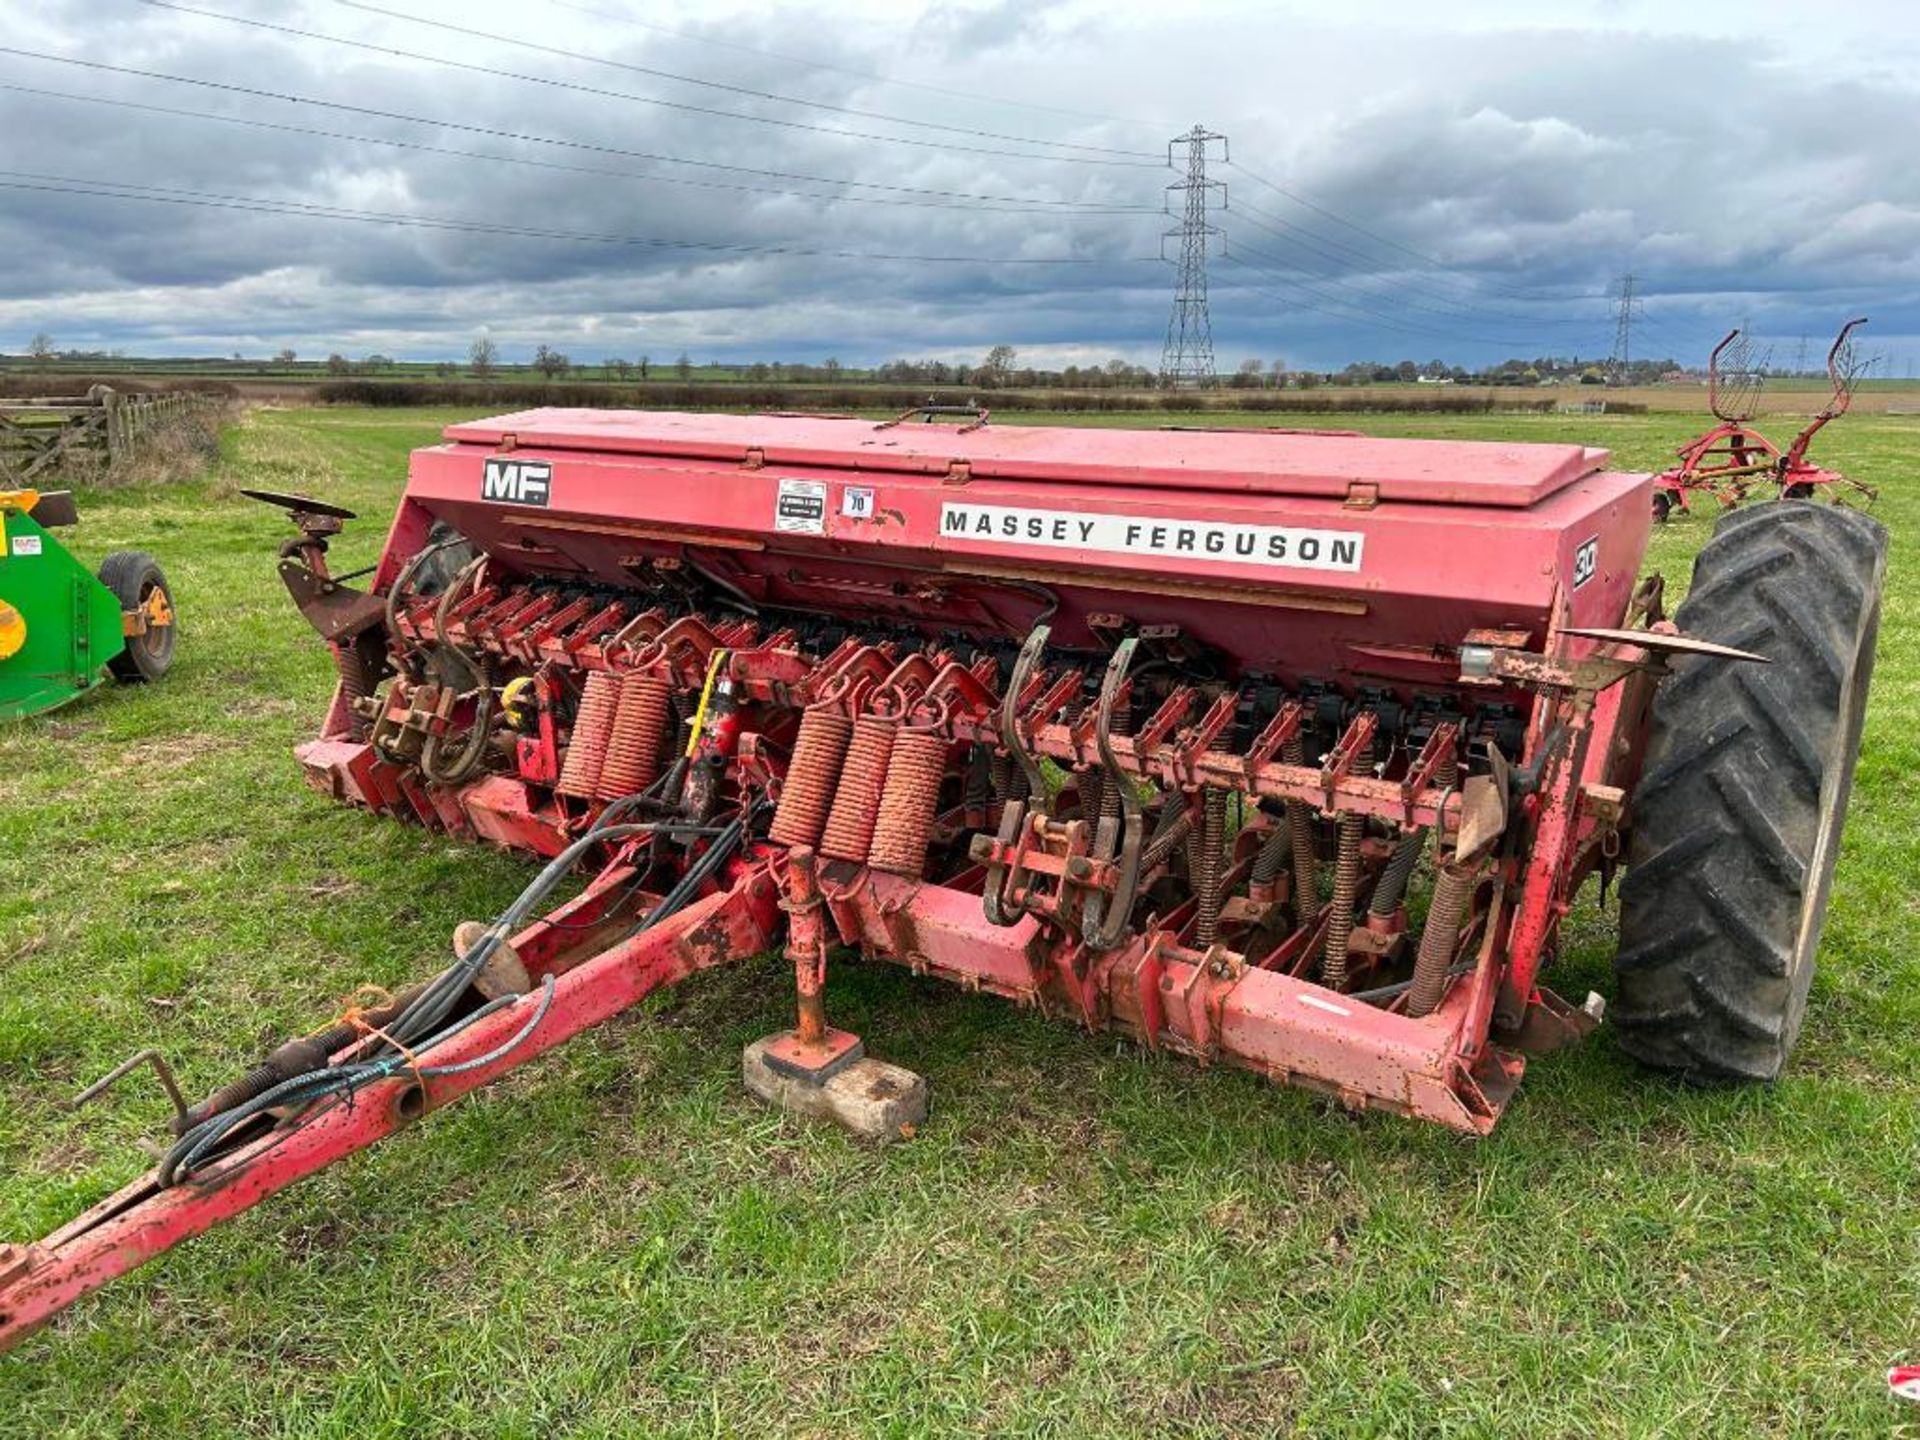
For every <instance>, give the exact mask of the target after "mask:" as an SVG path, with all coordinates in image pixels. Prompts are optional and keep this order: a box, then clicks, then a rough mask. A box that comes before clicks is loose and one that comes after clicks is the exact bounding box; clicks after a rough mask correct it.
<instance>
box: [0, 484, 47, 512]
mask: <svg viewBox="0 0 1920 1440" xmlns="http://www.w3.org/2000/svg"><path fill="white" fill-rule="evenodd" d="M39 503H40V492H39V491H38V490H0V510H18V511H19V512H20V513H21V514H22V515H24V514H26V513H27V512H28V511H29V510H31V509H33V507H34V506H36V505H38V504H39Z"/></svg>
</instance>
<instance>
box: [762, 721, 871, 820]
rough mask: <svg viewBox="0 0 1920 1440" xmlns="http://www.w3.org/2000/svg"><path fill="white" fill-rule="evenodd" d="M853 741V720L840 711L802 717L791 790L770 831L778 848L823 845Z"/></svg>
mask: <svg viewBox="0 0 1920 1440" xmlns="http://www.w3.org/2000/svg"><path fill="white" fill-rule="evenodd" d="M852 736H853V721H852V719H851V718H850V717H848V716H846V715H843V714H841V713H840V712H839V711H837V710H809V711H807V712H806V713H805V714H803V715H802V716H801V717H800V733H799V734H798V735H796V736H795V737H794V741H793V760H792V761H791V762H790V763H789V764H788V766H787V779H786V784H785V786H784V787H783V788H782V789H781V791H780V803H779V805H778V806H776V807H775V809H774V812H773V824H772V825H770V826H769V827H768V828H767V834H768V836H769V837H770V838H771V839H772V840H774V841H775V842H776V843H778V844H781V845H789V846H791V845H818V844H819V843H820V831H821V829H822V827H823V826H825V825H826V823H827V811H828V809H829V808H830V807H831V806H832V804H833V789H834V784H835V782H836V781H838V780H839V778H840V765H841V762H842V761H844V760H845V759H846V758H847V741H848V740H849V739H851V738H852Z"/></svg>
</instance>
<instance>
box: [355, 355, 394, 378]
mask: <svg viewBox="0 0 1920 1440" xmlns="http://www.w3.org/2000/svg"><path fill="white" fill-rule="evenodd" d="M392 368H393V357H392V356H391V355H382V354H381V353H380V352H379V351H377V350H376V351H375V352H374V353H373V354H371V355H369V356H367V358H366V359H364V360H362V361H361V362H360V369H361V372H362V373H363V374H367V375H378V374H379V373H380V372H381V371H382V370H391V369H392Z"/></svg>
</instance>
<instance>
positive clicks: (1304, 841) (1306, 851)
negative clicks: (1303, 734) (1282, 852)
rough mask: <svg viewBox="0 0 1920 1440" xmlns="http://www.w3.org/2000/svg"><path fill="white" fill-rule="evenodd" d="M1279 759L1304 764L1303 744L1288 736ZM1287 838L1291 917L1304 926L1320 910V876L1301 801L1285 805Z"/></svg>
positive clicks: (1308, 811) (1308, 816)
mask: <svg viewBox="0 0 1920 1440" xmlns="http://www.w3.org/2000/svg"><path fill="white" fill-rule="evenodd" d="M1280 758H1281V759H1282V760H1284V761H1285V762H1286V763H1287V764H1289V765H1303V764H1305V763H1306V758H1307V746H1306V742H1305V741H1304V740H1302V739H1301V738H1300V737H1299V736H1298V735H1294V736H1292V737H1291V738H1289V739H1288V741H1287V743H1286V744H1285V745H1284V746H1283V747H1282V748H1281V751H1280ZM1287 834H1288V836H1289V837H1290V842H1291V849H1292V853H1293V908H1294V916H1295V918H1296V919H1297V920H1298V921H1299V923H1300V924H1302V925H1305V924H1306V923H1307V922H1308V921H1310V920H1311V919H1312V918H1313V915H1314V912H1315V911H1316V910H1318V909H1319V907H1320V875H1319V866H1318V865H1317V864H1316V863H1315V861H1314V854H1313V811H1312V810H1311V809H1310V808H1309V807H1308V806H1307V803H1306V802H1305V801H1304V800H1289V801H1287Z"/></svg>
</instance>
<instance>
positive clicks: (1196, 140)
mask: <svg viewBox="0 0 1920 1440" xmlns="http://www.w3.org/2000/svg"><path fill="white" fill-rule="evenodd" d="M1215 141H1218V142H1219V144H1220V158H1221V159H1222V160H1223V161H1224V160H1225V159H1226V158H1227V137H1226V136H1224V135H1215V134H1212V133H1210V132H1209V131H1208V130H1207V128H1206V127H1205V126H1204V125H1196V126H1194V127H1193V129H1191V130H1189V131H1188V132H1187V133H1186V134H1184V135H1181V136H1177V137H1176V138H1174V139H1172V140H1170V141H1168V142H1167V163H1168V164H1172V163H1173V150H1174V147H1175V146H1176V145H1184V146H1185V147H1186V152H1187V173H1186V178H1185V179H1184V180H1178V181H1175V182H1174V183H1173V184H1171V185H1169V186H1167V194H1168V195H1169V196H1172V195H1174V194H1176V193H1177V194H1179V195H1180V196H1181V197H1182V203H1181V218H1180V224H1179V225H1178V226H1177V227H1175V228H1174V229H1172V230H1169V231H1167V232H1166V234H1165V235H1163V236H1162V237H1161V241H1160V246H1161V253H1162V254H1163V255H1164V254H1165V253H1166V242H1167V241H1168V240H1173V239H1177V240H1179V242H1180V261H1179V267H1180V269H1179V278H1178V279H1177V280H1176V281H1175V282H1174V291H1173V310H1172V312H1171V313H1170V314H1169V315H1168V316H1167V340H1166V344H1165V345H1164V346H1163V347H1162V348H1161V351H1160V382H1161V384H1163V385H1168V386H1173V385H1209V386H1210V385H1215V384H1217V383H1219V379H1220V377H1219V375H1218V373H1217V372H1216V371H1215V369H1214V363H1213V320H1212V318H1211V317H1210V316H1209V315H1208V314H1207V247H1208V245H1209V244H1210V242H1211V241H1212V239H1213V237H1214V236H1216V235H1218V234H1220V231H1219V230H1218V229H1216V228H1215V227H1214V226H1213V225H1211V224H1209V223H1208V222H1207V210H1208V206H1207V197H1208V196H1209V195H1210V194H1211V193H1213V192H1215V191H1218V192H1219V194H1220V198H1221V199H1222V200H1223V201H1224V200H1225V199H1226V193H1227V187H1226V186H1224V185H1222V184H1221V183H1220V182H1219V181H1218V180H1211V181H1210V180H1208V179H1207V147H1208V146H1209V145H1211V144H1213V143H1214V142H1215Z"/></svg>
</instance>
